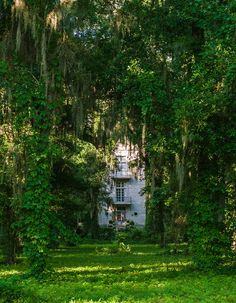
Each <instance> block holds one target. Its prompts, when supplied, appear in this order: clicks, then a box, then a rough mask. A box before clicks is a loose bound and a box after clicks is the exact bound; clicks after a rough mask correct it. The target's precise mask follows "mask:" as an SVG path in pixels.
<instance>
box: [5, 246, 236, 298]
mask: <svg viewBox="0 0 236 303" xmlns="http://www.w3.org/2000/svg"><path fill="white" fill-rule="evenodd" d="M51 264H52V267H53V269H54V272H53V273H50V274H48V275H47V276H46V277H45V278H44V279H42V280H36V279H33V278H30V279H29V278H28V279H18V278H17V276H19V274H22V273H24V271H25V266H24V262H22V263H20V264H18V265H11V266H4V265H1V266H0V277H1V283H0V291H1V287H2V291H1V293H0V302H1V303H3V302H18V303H23V302H33V303H36V302H57V303H60V302H61V303H62V302H66V303H69V302H70V303H88V302H107V303H108V302H109V303H117V302H125V303H131V302H132V303H133V302H137V303H141V302H142V303H144V302H145V303H146V302H147V303H158V302H165V303H169V302H171V303H172V302H173V303H177V302H179V303H180V302H181V303H191V302H204V303H207V302H214V303H217V302H218V303H224V302H236V279H235V277H236V272H235V271H234V269H232V268H231V269H230V270H229V269H227V270H226V269H221V270H218V271H215V270H212V271H207V272H201V271H197V270H194V269H193V268H192V266H191V258H190V256H187V255H184V254H175V255H174V254H170V253H169V254H167V253H164V252H163V251H162V250H161V249H160V248H159V247H158V246H155V245H132V246H131V252H130V253H129V252H117V251H116V250H115V249H114V248H113V246H111V245H98V244H94V245H89V244H84V245H81V246H80V247H79V248H64V249H58V250H56V251H52V252H51ZM12 281H13V282H12ZM1 285H2V286H1ZM4 285H5V286H6V285H7V287H8V289H10V290H11V289H12V293H13V295H12V297H11V296H10V295H9V293H10V290H9V293H7V291H6V287H5V286H4ZM4 287H5V288H4ZM4 291H5V292H4ZM9 298H10V299H9Z"/></svg>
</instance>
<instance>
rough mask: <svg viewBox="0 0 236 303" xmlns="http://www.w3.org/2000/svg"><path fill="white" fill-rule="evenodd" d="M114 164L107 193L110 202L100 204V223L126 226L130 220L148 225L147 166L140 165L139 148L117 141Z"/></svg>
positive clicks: (136, 224) (102, 224) (139, 225)
mask: <svg viewBox="0 0 236 303" xmlns="http://www.w3.org/2000/svg"><path fill="white" fill-rule="evenodd" d="M114 157H115V163H116V164H115V165H114V167H113V168H112V169H111V170H110V174H109V182H108V192H109V196H110V199H109V200H110V201H109V202H108V203H107V202H104V203H102V205H101V208H100V213H99V225H100V226H109V225H111V224H113V225H115V226H116V228H117V229H122V228H125V226H126V225H127V224H128V222H133V223H134V225H135V226H137V227H144V225H145V213H146V211H145V197H144V194H143V189H144V186H145V181H144V169H143V168H140V167H138V166H139V165H138V162H139V161H138V160H139V158H138V150H137V148H135V147H134V146H131V145H123V144H121V143H118V144H117V146H116V149H115V151H114Z"/></svg>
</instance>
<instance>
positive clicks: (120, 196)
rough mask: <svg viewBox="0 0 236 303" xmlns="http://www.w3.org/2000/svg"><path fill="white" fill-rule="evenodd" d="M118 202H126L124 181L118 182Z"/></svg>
mask: <svg viewBox="0 0 236 303" xmlns="http://www.w3.org/2000/svg"><path fill="white" fill-rule="evenodd" d="M116 201H117V202H124V201H125V183H124V182H122V181H118V182H116Z"/></svg>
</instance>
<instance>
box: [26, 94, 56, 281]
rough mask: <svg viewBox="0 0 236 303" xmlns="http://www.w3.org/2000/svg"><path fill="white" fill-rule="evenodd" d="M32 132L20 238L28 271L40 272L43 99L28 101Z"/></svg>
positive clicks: (45, 154) (46, 158) (45, 218)
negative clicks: (27, 263) (29, 102)
mask: <svg viewBox="0 0 236 303" xmlns="http://www.w3.org/2000/svg"><path fill="white" fill-rule="evenodd" d="M31 116H32V133H31V134H30V135H29V136H28V137H26V139H25V147H26V165H27V171H26V181H25V190H24V194H23V199H22V200H23V201H22V212H23V213H22V226H23V229H22V238H23V244H24V253H25V255H26V256H27V258H28V261H29V265H30V271H31V273H32V274H33V275H40V274H41V273H43V272H44V271H45V270H46V267H47V262H46V260H47V254H48V245H49V233H50V230H49V225H50V219H49V217H50V202H51V200H52V195H51V188H50V173H51V167H50V146H49V128H50V122H49V115H48V107H47V101H46V100H45V99H41V98H40V97H39V98H37V99H33V100H32V107H31Z"/></svg>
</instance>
